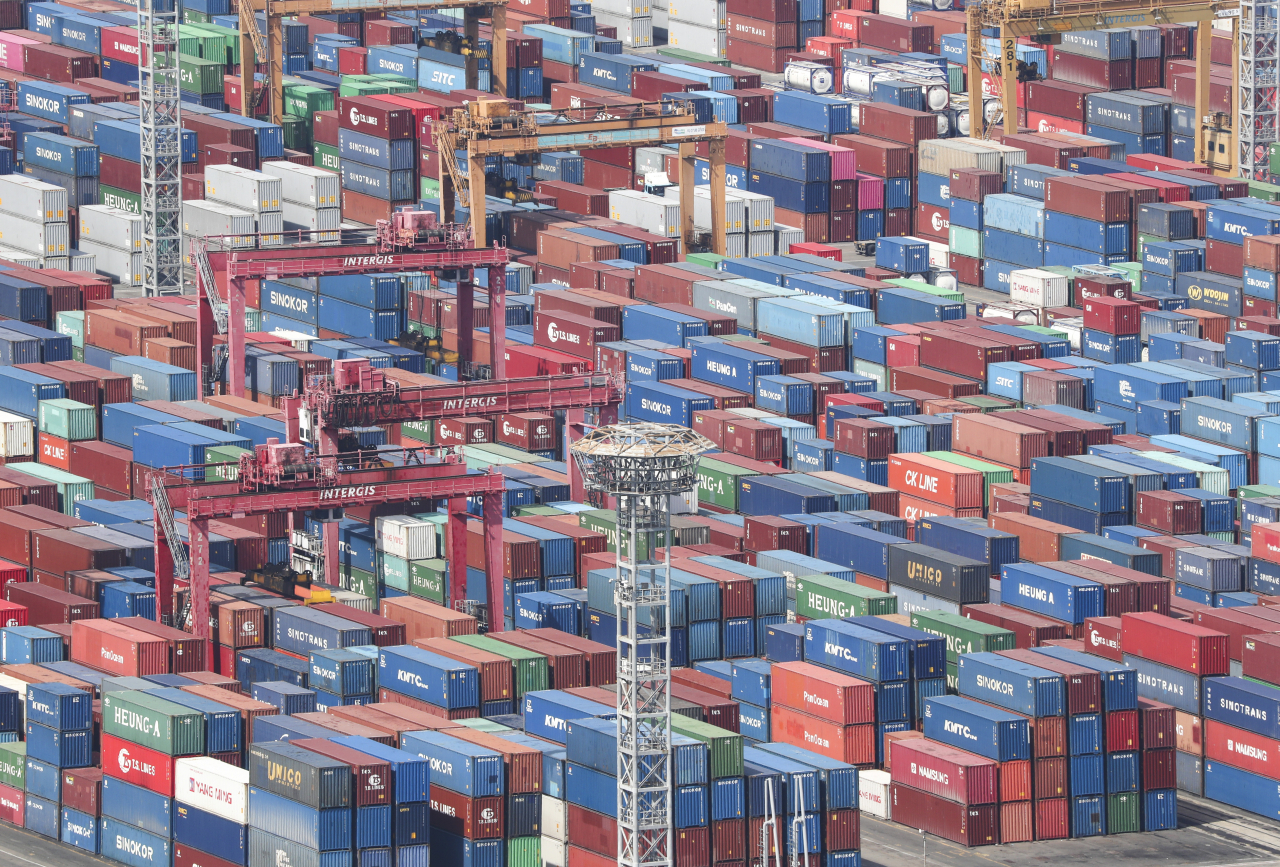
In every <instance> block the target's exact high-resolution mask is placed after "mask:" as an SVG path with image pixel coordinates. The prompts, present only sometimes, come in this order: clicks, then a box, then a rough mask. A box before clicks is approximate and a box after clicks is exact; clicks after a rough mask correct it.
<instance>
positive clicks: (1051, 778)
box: [1034, 747, 1137, 801]
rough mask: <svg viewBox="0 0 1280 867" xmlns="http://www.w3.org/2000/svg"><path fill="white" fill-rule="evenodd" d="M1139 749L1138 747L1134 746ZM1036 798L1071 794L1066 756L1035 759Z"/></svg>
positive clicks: (1061, 796) (1060, 796) (1038, 799)
mask: <svg viewBox="0 0 1280 867" xmlns="http://www.w3.org/2000/svg"><path fill="white" fill-rule="evenodd" d="M1134 749H1137V747H1134ZM1034 762H1035V790H1034V794H1035V799H1036V800H1037V801H1040V800H1044V799H1045V798H1064V797H1066V796H1067V795H1068V794H1070V785H1069V783H1070V781H1069V778H1068V773H1067V760H1066V759H1065V758H1048V759H1035V760H1034Z"/></svg>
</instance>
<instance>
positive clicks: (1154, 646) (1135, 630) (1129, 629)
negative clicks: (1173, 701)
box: [1120, 612, 1230, 676]
mask: <svg viewBox="0 0 1280 867" xmlns="http://www.w3.org/2000/svg"><path fill="white" fill-rule="evenodd" d="M1120 646H1121V647H1122V648H1124V652H1125V653H1130V654H1133V655H1134V656H1140V657H1142V658H1143V659H1150V660H1151V661H1153V662H1159V663H1161V664H1163V665H1169V666H1172V667H1173V668H1177V669H1179V670H1181V671H1189V672H1191V673H1193V674H1199V675H1205V676H1212V675H1225V674H1227V673H1229V671H1230V655H1229V650H1228V644H1227V636H1226V635H1224V634H1222V633H1221V632H1215V631H1213V630H1210V629H1205V628H1204V627H1202V626H1197V625H1195V624H1194V623H1184V622H1182V621H1180V620H1174V619H1173V618H1171V617H1164V616H1162V615H1159V614H1150V613H1147V612H1141V613H1136V614H1126V615H1124V616H1123V617H1122V618H1121V641H1120Z"/></svg>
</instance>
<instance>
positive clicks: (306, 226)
mask: <svg viewBox="0 0 1280 867" xmlns="http://www.w3.org/2000/svg"><path fill="white" fill-rule="evenodd" d="M280 213H281V214H282V215H283V217H284V229H285V231H286V232H289V231H298V230H301V231H303V232H317V233H322V234H315V235H303V236H302V239H303V240H304V241H337V240H338V239H339V233H338V227H339V226H341V225H342V209H341V208H317V207H315V206H313V205H302V204H298V203H297V202H291V201H289V200H288V199H285V200H284V201H283V202H281V203H280ZM259 222H261V218H259Z"/></svg>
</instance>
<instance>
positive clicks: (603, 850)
mask: <svg viewBox="0 0 1280 867" xmlns="http://www.w3.org/2000/svg"><path fill="white" fill-rule="evenodd" d="M431 788H432V790H433V791H434V790H435V788H436V787H435V786H432V787H431ZM498 800H502V799H501V798H499V799H498ZM434 818H435V816H432V819H433V820H434ZM565 823H566V825H567V827H568V831H569V844H570V848H569V851H570V852H571V853H572V851H573V847H574V846H578V847H581V848H583V849H586V850H587V851H589V852H596V853H598V854H600V855H606V856H608V857H610V858H616V857H617V855H618V820H617V819H615V818H613V817H612V816H606V815H604V814H602V813H597V812H595V811H593V810H588V809H587V808H586V807H580V806H578V805H577V804H575V803H573V802H572V801H570V802H568V803H567V804H566V805H565ZM686 830H691V829H686ZM697 830H699V831H701V830H704V829H702V828H699V829H697ZM680 833H683V832H680ZM679 845H680V844H679V841H677V846H679ZM572 860H573V859H572V857H571V858H570V863H572Z"/></svg>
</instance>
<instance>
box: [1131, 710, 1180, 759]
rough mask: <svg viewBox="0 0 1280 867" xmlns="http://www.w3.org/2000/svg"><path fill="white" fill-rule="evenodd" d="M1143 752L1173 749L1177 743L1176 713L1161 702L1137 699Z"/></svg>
mask: <svg viewBox="0 0 1280 867" xmlns="http://www.w3.org/2000/svg"><path fill="white" fill-rule="evenodd" d="M1138 715H1139V717H1140V723H1139V725H1140V727H1141V731H1142V748H1143V749H1144V750H1162V749H1173V747H1174V745H1175V744H1176V743H1177V737H1178V735H1177V727H1178V726H1177V711H1175V710H1174V709H1173V708H1172V707H1170V706H1169V705H1167V704H1164V703H1163V702H1158V701H1155V700H1153V699H1149V698H1139V699H1138Z"/></svg>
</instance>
